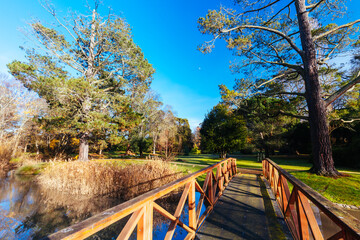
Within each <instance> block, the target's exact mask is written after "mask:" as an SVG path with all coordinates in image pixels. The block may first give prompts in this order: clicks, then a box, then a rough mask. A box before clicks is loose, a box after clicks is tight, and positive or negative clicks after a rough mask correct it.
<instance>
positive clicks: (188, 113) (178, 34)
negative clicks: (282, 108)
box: [0, 0, 360, 129]
mask: <svg viewBox="0 0 360 240" xmlns="http://www.w3.org/2000/svg"><path fill="white" fill-rule="evenodd" d="M0 1H1V10H2V11H1V14H0V22H1V24H0V32H1V33H2V34H1V37H0V72H7V69H6V64H7V63H9V62H11V61H12V60H14V59H18V60H24V53H23V51H22V50H20V49H19V46H20V45H23V46H24V45H25V46H26V45H27V43H26V39H25V37H24V35H23V34H22V33H21V32H20V31H19V29H20V28H22V27H24V26H26V22H28V21H30V20H31V19H33V18H37V19H40V20H41V21H43V22H45V23H46V22H47V23H51V22H52V21H53V20H52V18H51V16H50V15H49V14H48V13H47V12H46V11H45V10H44V9H43V8H42V7H41V5H40V3H39V2H38V1H36V0H30V1H29V0H11V1H5V0H0ZM51 2H52V3H53V4H54V5H55V8H56V9H57V10H58V12H59V14H63V15H66V13H67V12H68V10H70V9H71V10H76V11H78V12H85V11H86V4H87V1H86V0H71V1H70V0H53V1H51ZM88 2H89V3H90V4H91V3H92V1H91V0H88ZM359 2H360V1H355V0H353V1H352V5H351V6H350V8H349V9H350V10H353V11H355V9H360V4H359ZM220 4H223V5H226V6H232V4H233V3H232V1H231V0H222V1H215V0H182V1H173V0H170V1H165V0H152V1H148V0H131V1H130V0H126V1H125V0H117V1H110V0H103V1H102V5H101V6H100V12H102V13H107V12H108V7H111V8H112V10H113V13H115V14H117V15H120V16H121V17H123V18H125V19H126V20H127V22H128V23H129V24H130V26H131V27H132V32H133V38H134V41H135V42H136V43H137V44H138V45H139V46H140V47H141V49H142V50H143V52H144V54H145V57H146V58H147V59H148V60H149V62H150V63H151V64H153V66H154V68H155V69H156V73H155V75H154V80H153V83H152V88H153V89H154V90H155V91H156V92H158V93H159V94H160V96H161V99H162V101H163V102H164V104H168V105H171V106H172V107H173V110H174V111H175V112H176V113H177V115H178V117H182V118H187V119H188V120H189V122H190V125H191V127H192V129H194V128H195V127H196V126H197V125H198V124H199V123H200V122H201V121H202V120H203V118H204V116H205V114H206V113H207V112H208V111H209V110H210V109H211V108H212V107H213V106H214V105H215V104H217V103H218V101H219V100H220V95H219V89H218V85H219V84H226V85H227V86H229V87H232V86H233V83H234V78H235V76H234V75H232V74H231V73H230V71H229V62H230V61H233V60H234V57H233V56H232V55H231V52H230V51H228V50H227V49H226V47H225V45H224V44H223V43H222V42H221V41H218V42H217V45H216V48H215V50H214V51H213V52H212V53H211V54H206V55H204V54H202V53H200V52H199V51H197V46H198V45H199V44H201V43H202V42H203V41H205V40H209V36H203V35H201V33H200V32H199V31H198V29H197V19H198V18H199V17H201V16H205V15H206V13H207V10H208V9H218V8H219V6H220ZM27 46H28V45H27Z"/></svg>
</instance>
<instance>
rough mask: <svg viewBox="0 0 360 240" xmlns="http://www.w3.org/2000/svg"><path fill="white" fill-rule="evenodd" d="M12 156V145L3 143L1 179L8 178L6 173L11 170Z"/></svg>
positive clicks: (0, 156)
mask: <svg viewBox="0 0 360 240" xmlns="http://www.w3.org/2000/svg"><path fill="white" fill-rule="evenodd" d="M11 154H12V144H11V143H2V144H1V145H0V177H4V176H6V173H7V172H8V171H9V170H10V168H11V164H10V160H11Z"/></svg>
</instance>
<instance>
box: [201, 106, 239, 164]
mask: <svg viewBox="0 0 360 240" xmlns="http://www.w3.org/2000/svg"><path fill="white" fill-rule="evenodd" d="M200 136H201V149H202V150H203V151H205V152H206V151H207V152H215V153H219V154H220V157H221V158H225V157H226V154H228V153H229V152H231V151H236V150H237V151H239V150H241V148H242V147H244V143H245V139H246V126H245V121H244V119H243V117H242V116H240V115H238V114H234V113H233V112H232V111H231V109H229V108H228V107H227V106H225V105H222V104H218V105H216V106H215V107H214V108H213V109H212V110H211V111H210V112H209V113H208V114H207V115H206V116H205V119H204V121H203V122H202V124H201V129H200Z"/></svg>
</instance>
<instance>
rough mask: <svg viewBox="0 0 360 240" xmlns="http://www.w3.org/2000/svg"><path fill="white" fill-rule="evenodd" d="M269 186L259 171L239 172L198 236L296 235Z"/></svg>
mask: <svg viewBox="0 0 360 240" xmlns="http://www.w3.org/2000/svg"><path fill="white" fill-rule="evenodd" d="M266 188H267V186H266V184H265V182H264V180H263V179H262V178H261V177H260V175H259V174H241V175H237V176H235V177H234V178H233V179H232V181H231V182H230V184H229V186H228V187H227V188H226V190H225V191H224V193H223V195H222V196H221V197H220V199H219V201H218V202H217V204H216V205H215V207H214V209H213V211H212V213H211V214H210V215H209V216H208V217H207V218H206V220H205V222H204V223H203V225H202V227H201V228H200V230H198V232H197V234H196V236H197V239H201V240H202V239H206V240H212V239H229V240H230V239H231V240H233V239H249V240H250V239H252V240H255V239H292V238H291V235H290V234H289V232H288V230H287V227H286V224H285V222H284V220H283V219H282V216H278V215H281V214H278V215H277V214H276V213H275V212H278V211H276V210H277V205H275V204H277V203H276V202H275V201H274V199H273V196H272V197H270V196H269V194H268V191H267V190H266ZM269 192H270V193H271V191H269ZM273 204H274V206H275V210H274V208H273Z"/></svg>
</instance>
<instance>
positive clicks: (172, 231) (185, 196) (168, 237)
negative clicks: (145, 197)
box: [164, 182, 191, 240]
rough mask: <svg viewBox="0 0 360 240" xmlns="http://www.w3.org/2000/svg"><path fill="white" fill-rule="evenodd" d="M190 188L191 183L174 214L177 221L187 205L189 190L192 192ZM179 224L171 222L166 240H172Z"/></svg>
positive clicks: (187, 185) (187, 186) (186, 187)
mask: <svg viewBox="0 0 360 240" xmlns="http://www.w3.org/2000/svg"><path fill="white" fill-rule="evenodd" d="M190 186H191V182H190V183H188V184H186V186H185V189H184V191H183V193H182V195H181V198H180V200H179V203H178V205H177V207H176V210H175V213H174V217H176V219H179V217H180V215H181V212H182V210H183V208H184V205H185V202H186V199H187V196H188V193H189V190H190ZM177 223H178V222H177V221H173V222H171V224H170V226H169V229H168V231H167V233H166V235H165V238H164V239H165V240H170V239H171V238H172V236H173V235H174V232H175V229H176V225H177Z"/></svg>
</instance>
